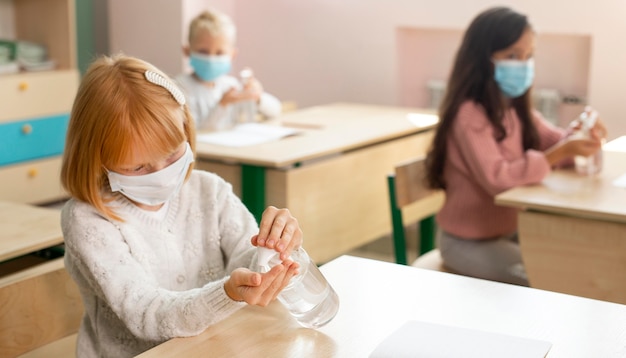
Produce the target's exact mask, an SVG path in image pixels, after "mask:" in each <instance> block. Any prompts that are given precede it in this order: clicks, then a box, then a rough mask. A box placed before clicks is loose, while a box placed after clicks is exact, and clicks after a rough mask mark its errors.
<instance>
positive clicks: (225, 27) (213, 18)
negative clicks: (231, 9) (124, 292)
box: [188, 10, 237, 44]
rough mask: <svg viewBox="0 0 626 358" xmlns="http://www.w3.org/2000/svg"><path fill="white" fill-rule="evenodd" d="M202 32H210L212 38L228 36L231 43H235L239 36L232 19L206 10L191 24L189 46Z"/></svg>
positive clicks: (217, 12)
mask: <svg viewBox="0 0 626 358" xmlns="http://www.w3.org/2000/svg"><path fill="white" fill-rule="evenodd" d="M202 30H206V31H208V32H209V34H211V36H226V38H228V39H229V40H230V42H231V43H233V44H234V43H235V38H236V35H237V30H236V28H235V24H234V23H233V21H232V20H231V18H230V17H228V16H227V15H225V14H223V13H221V12H219V11H216V10H206V11H204V12H202V13H201V14H199V15H198V16H196V17H195V18H194V19H193V20H192V21H191V23H190V24H189V36H188V41H189V44H191V43H192V42H193V40H194V39H195V38H196V36H197V35H198V33H199V32H200V31H202Z"/></svg>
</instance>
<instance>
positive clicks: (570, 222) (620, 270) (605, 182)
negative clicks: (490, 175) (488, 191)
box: [496, 146, 626, 304]
mask: <svg viewBox="0 0 626 358" xmlns="http://www.w3.org/2000/svg"><path fill="white" fill-rule="evenodd" d="M609 147H611V146H609ZM603 154H604V166H603V170H602V172H601V173H600V174H599V175H598V176H597V177H583V176H580V175H578V174H576V173H575V172H574V171H573V170H572V169H568V170H556V171H554V172H553V173H551V174H550V175H549V176H548V177H547V178H546V179H545V180H544V181H543V182H542V183H541V184H538V185H533V186H527V187H519V188H515V189H512V190H509V191H506V192H504V193H502V194H500V195H498V196H496V203H497V204H499V205H505V206H512V207H516V208H520V209H522V210H520V212H519V224H518V227H519V237H520V247H521V250H522V256H523V259H524V264H525V265H526V271H527V273H528V278H529V280H530V284H531V286H533V287H536V288H541V289H546V290H551V291H557V292H563V293H569V294H573V295H579V296H584V297H590V298H596V299H601V300H607V301H612V302H618V303H623V304H626V189H624V188H618V187H615V186H614V185H613V184H612V182H613V180H615V179H616V178H618V177H619V176H621V175H622V174H624V173H626V153H624V152H617V151H608V150H605V151H604V153H603Z"/></svg>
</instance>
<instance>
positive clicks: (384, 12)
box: [233, 0, 626, 138]
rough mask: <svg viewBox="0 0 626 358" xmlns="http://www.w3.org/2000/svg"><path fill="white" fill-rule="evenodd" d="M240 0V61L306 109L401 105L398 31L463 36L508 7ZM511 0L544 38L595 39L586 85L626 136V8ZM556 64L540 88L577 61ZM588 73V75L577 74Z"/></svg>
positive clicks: (610, 2) (614, 131)
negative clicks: (488, 13) (624, 41)
mask: <svg viewBox="0 0 626 358" xmlns="http://www.w3.org/2000/svg"><path fill="white" fill-rule="evenodd" d="M233 1H234V4H235V5H234V9H235V12H234V13H235V20H236V21H237V24H238V27H239V44H238V45H239V48H240V55H239V59H238V64H241V65H243V64H246V65H249V66H252V67H253V68H254V69H255V72H256V73H257V75H258V77H259V78H260V80H261V81H262V82H263V84H264V86H265V88H266V89H267V90H268V91H270V92H273V93H274V94H276V95H277V96H279V97H280V98H281V99H285V100H295V101H297V102H298V104H299V105H300V106H301V107H303V106H309V105H315V104H320V103H327V102H332V101H357V102H368V103H378V104H390V105H394V104H400V103H402V98H403V97H402V94H401V93H399V92H400V90H399V89H400V88H401V86H400V84H399V81H400V79H399V76H398V66H399V62H400V61H399V59H398V58H397V56H398V49H397V46H396V41H397V38H396V35H397V30H398V28H401V27H404V28H429V29H437V28H439V29H448V30H457V31H463V30H464V29H465V28H466V26H467V25H468V24H469V22H470V21H471V19H472V18H473V17H474V16H475V15H476V14H477V13H478V12H480V11H482V10H483V9H485V8H487V7H489V6H493V5H494V4H502V3H503V2H497V3H496V2H493V1H486V0H475V1H471V2H469V1H460V0H439V1H425V0H387V1H382V0H379V1H374V0H341V1H336V0H318V1H315V2H303V1H290V0H264V1H249V0H233ZM505 3H506V4H508V6H512V7H514V8H516V9H517V10H519V11H522V12H524V13H526V14H528V15H529V17H530V20H531V22H532V23H533V25H534V26H535V28H536V29H537V30H538V31H539V32H540V33H544V34H549V35H552V36H558V35H564V34H573V35H581V36H583V37H586V36H590V37H591V54H590V58H588V59H586V60H588V61H589V65H588V66H589V74H588V75H589V76H588V79H584V80H581V82H584V83H586V86H587V96H588V101H589V103H590V104H592V105H593V106H595V107H596V108H597V109H598V110H599V111H600V112H601V115H602V117H603V119H604V120H605V122H607V125H608V127H609V130H610V137H611V138H614V137H616V136H618V135H621V134H626V121H623V120H621V116H622V113H626V101H625V100H624V99H623V98H622V97H624V95H623V94H622V84H623V83H626V70H624V68H623V66H624V64H626V46H622V45H621V44H620V42H619V41H617V40H613V39H614V38H615V39H619V38H621V37H620V36H619V34H626V22H625V21H624V20H623V15H624V14H626V2H625V1H615V0H597V1H593V2H586V1H585V2H583V1H570V0H567V1H566V0H553V1H542V0H509V1H506V2H505ZM555 45H556V46H558V45H559V41H557V42H556V43H555ZM540 46H541V45H539V48H538V49H541V47H540ZM570 49H571V47H570ZM425 55H427V54H425ZM537 56H541V55H539V54H538V55H537ZM550 59H552V60H553V61H552V63H553V65H554V68H553V69H551V70H547V69H546V70H545V71H544V72H543V74H541V73H538V76H539V75H541V76H543V79H537V81H538V82H539V81H545V83H546V84H548V83H552V81H553V77H554V74H556V73H557V72H558V71H561V70H562V69H563V67H568V66H570V65H571V63H572V61H573V60H576V59H572V58H569V57H560V58H559V57H552V56H550ZM586 60H581V61H586ZM538 71H539V70H538ZM586 75H587V74H585V73H581V75H580V78H585V76H586ZM575 82H576V81H575ZM551 85H552V86H560V85H561V84H560V83H554V84H551ZM567 86H569V87H576V86H577V85H576V84H573V85H572V84H569V85H567Z"/></svg>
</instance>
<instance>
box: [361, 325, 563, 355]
mask: <svg viewBox="0 0 626 358" xmlns="http://www.w3.org/2000/svg"><path fill="white" fill-rule="evenodd" d="M551 347H552V343H550V342H546V341H541V340H537V339H530V338H523V337H515V336H510V335H505V334H500V333H491V332H485V331H479V330H475V329H468V328H460V327H453V326H445V325H440V324H434V323H427V322H420V321H408V322H406V323H405V324H403V325H402V326H401V327H400V328H398V329H397V330H396V331H395V332H393V333H392V334H391V335H390V336H389V337H387V338H386V339H385V340H384V341H383V342H382V343H380V344H379V345H378V346H377V347H376V349H375V350H374V352H372V354H371V355H370V358H392V357H393V358H403V357H406V358H408V357H411V358H434V357H437V358H489V357H493V358H496V357H507V358H545V356H546V355H547V354H548V351H549V350H550V348H551Z"/></svg>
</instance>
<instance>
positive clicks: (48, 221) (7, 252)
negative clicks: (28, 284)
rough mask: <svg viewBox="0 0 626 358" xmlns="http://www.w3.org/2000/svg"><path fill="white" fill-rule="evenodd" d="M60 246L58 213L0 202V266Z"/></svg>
mask: <svg viewBox="0 0 626 358" xmlns="http://www.w3.org/2000/svg"><path fill="white" fill-rule="evenodd" d="M62 243H63V234H62V232H61V211H60V210H57V209H47V208H41V207H37V206H32V205H27V204H18V203H12V202H3V201H0V262H1V261H5V260H9V259H12V258H16V257H18V256H22V255H25V254H28V253H31V252H34V251H38V250H41V249H44V248H47V247H51V246H54V245H59V244H62Z"/></svg>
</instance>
